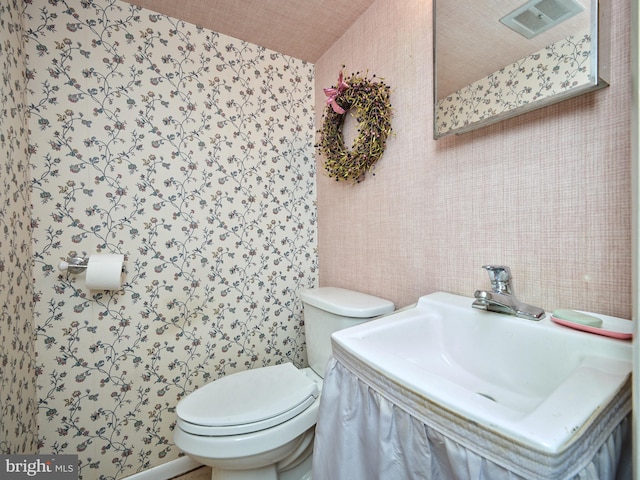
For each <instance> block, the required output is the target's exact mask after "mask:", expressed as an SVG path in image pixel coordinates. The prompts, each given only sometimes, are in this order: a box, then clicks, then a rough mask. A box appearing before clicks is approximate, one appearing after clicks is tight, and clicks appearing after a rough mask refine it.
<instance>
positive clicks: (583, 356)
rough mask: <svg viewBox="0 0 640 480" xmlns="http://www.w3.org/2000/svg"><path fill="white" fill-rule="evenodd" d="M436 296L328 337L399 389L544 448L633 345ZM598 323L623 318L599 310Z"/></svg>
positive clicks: (626, 370) (625, 374) (564, 431)
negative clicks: (486, 310) (399, 387)
mask: <svg viewBox="0 0 640 480" xmlns="http://www.w3.org/2000/svg"><path fill="white" fill-rule="evenodd" d="M472 302H473V299H472V298H466V297H461V296H458V295H451V294H447V293H434V294H431V295H427V296H424V297H421V298H420V300H419V301H418V303H417V304H416V306H414V307H411V308H408V309H405V310H402V311H399V312H397V313H394V314H391V315H388V316H386V317H384V318H381V319H379V320H374V321H372V322H368V323H364V324H362V325H358V326H356V327H352V328H349V329H346V330H342V331H339V332H337V333H335V334H334V335H333V341H334V342H335V343H336V344H337V346H338V348H341V349H343V350H345V351H346V352H348V353H349V354H350V355H353V356H355V357H356V358H358V359H359V360H360V361H362V362H363V363H365V364H366V365H368V366H369V367H370V368H372V369H374V370H375V371H376V372H379V373H380V374H382V375H384V376H385V377H386V378H389V379H391V380H392V381H393V382H394V383H395V384H397V385H400V386H401V387H402V388H407V389H409V390H410V391H411V392H414V393H417V394H418V395H420V396H422V397H424V398H426V399H428V400H430V401H432V402H435V403H437V404H439V405H441V406H443V407H445V408H446V409H449V410H451V411H454V412H456V413H457V414H459V415H462V416H464V417H465V418H468V419H470V420H473V421H474V422H476V423H478V424H480V425H482V426H484V427H486V428H489V429H492V430H494V431H497V432H499V433H500V434H501V435H506V436H508V437H510V438H513V439H515V440H517V441H519V442H523V443H525V444H527V445H530V446H533V447H534V448H536V449H540V450H543V451H546V452H556V451H559V450H560V449H561V448H562V447H563V445H565V444H566V443H567V442H568V441H569V440H570V439H571V438H572V437H573V436H574V435H575V434H576V432H578V431H580V429H581V427H583V426H584V425H585V424H586V423H587V422H588V421H589V419H590V418H591V417H592V416H593V415H594V412H597V411H598V410H599V409H602V408H604V407H605V406H606V405H607V403H608V402H610V401H611V400H612V399H613V398H614V397H615V396H616V394H617V393H618V392H619V391H620V390H621V389H622V388H629V386H628V382H627V380H628V378H629V376H630V374H631V370H632V366H631V355H632V345H631V342H630V341H625V340H617V339H613V338H608V337H604V336H600V335H594V334H591V333H586V332H581V331H577V330H573V329H570V328H567V327H564V326H560V325H557V324H555V323H554V322H552V321H551V320H550V318H549V316H548V315H547V316H546V317H545V318H544V319H542V320H540V321H537V322H535V321H531V320H526V319H522V318H517V317H514V316H510V315H504V314H499V313H492V312H485V311H480V310H476V309H473V308H471V303H472ZM599 317H601V318H603V319H605V318H606V319H609V320H611V321H621V320H620V319H613V317H606V316H603V315H599Z"/></svg>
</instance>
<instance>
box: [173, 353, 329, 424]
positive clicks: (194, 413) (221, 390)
mask: <svg viewBox="0 0 640 480" xmlns="http://www.w3.org/2000/svg"><path fill="white" fill-rule="evenodd" d="M319 393H320V392H319V388H318V384H317V383H316V382H315V381H314V380H312V379H311V378H309V377H308V376H307V375H305V374H304V373H303V372H302V371H301V370H298V369H297V368H296V367H294V366H293V365H292V364H291V363H283V364H280V365H274V366H271V367H263V368H256V369H252V370H246V371H243V372H238V373H234V374H232V375H228V376H226V377H223V378H221V379H219V380H216V381H214V382H210V383H208V384H207V385H205V386H203V387H201V388H199V389H198V390H196V391H195V392H193V393H191V394H189V395H188V396H187V397H185V398H184V399H182V400H181V401H180V403H178V406H177V407H176V413H177V416H178V427H179V428H180V429H182V430H183V431H185V432H187V433H191V434H193V435H200V436H212V437H216V436H227V435H240V434H243V433H251V432H257V431H260V430H264V429H267V428H270V427H273V426H276V425H279V424H281V423H284V422H286V421H287V420H289V419H291V418H293V417H295V416H296V415H298V414H299V413H301V412H303V411H304V410H306V409H307V408H308V407H309V406H310V405H312V404H313V403H314V402H315V401H316V398H317V397H318V395H319Z"/></svg>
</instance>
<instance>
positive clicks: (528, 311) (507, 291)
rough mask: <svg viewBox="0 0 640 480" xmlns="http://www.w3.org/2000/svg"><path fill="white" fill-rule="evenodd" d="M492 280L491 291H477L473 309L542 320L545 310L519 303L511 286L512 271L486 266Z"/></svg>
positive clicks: (495, 266) (501, 267) (501, 266)
mask: <svg viewBox="0 0 640 480" xmlns="http://www.w3.org/2000/svg"><path fill="white" fill-rule="evenodd" d="M482 268H484V269H485V270H486V271H487V273H488V274H489V278H490V279H491V291H490V292H487V291H485V290H476V293H475V297H476V300H475V301H474V302H473V304H472V305H471V306H472V307H473V308H478V309H481V310H488V311H491V312H498V313H506V314H508V315H516V316H518V317H521V318H526V319H528V320H540V319H542V317H544V310H543V309H542V308H539V307H534V306H533V305H527V304H526V303H522V302H520V301H518V300H517V299H516V297H515V295H514V293H513V287H512V286H511V269H510V268H509V267H506V266H503V265H484V266H483V267H482Z"/></svg>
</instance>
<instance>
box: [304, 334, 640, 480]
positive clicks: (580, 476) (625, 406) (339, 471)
mask: <svg viewBox="0 0 640 480" xmlns="http://www.w3.org/2000/svg"><path fill="white" fill-rule="evenodd" d="M334 357H335V358H332V359H331V360H330V362H329V364H328V366H327V371H326V374H325V378H324V385H323V389H322V399H321V403H320V412H319V419H318V423H317V426H316V440H315V446H314V454H313V475H312V477H313V479H314V480H356V479H357V480H360V479H362V480H365V479H366V480H376V479H379V480H413V479H424V480H433V479H438V480H465V479H469V480H507V479H508V480H519V479H531V480H540V479H545V480H556V479H557V480H565V479H575V480H626V479H631V426H630V425H631V413H630V412H631V389H630V387H629V388H626V387H625V388H624V389H622V390H621V391H620V392H619V394H618V396H617V397H616V399H614V401H613V402H611V404H610V406H609V407H608V408H607V409H606V411H603V412H599V413H598V414H597V415H594V417H593V419H592V421H591V423H590V425H588V426H587V428H586V429H584V430H583V432H582V433H580V434H578V435H577V436H576V437H574V440H572V441H570V442H569V443H568V445H566V446H565V447H564V448H563V449H562V451H561V452H559V453H555V454H550V453H548V452H544V451H541V450H536V449H533V448H532V447H531V446H528V445H525V444H523V443H520V442H517V441H514V440H513V439H510V438H508V437H506V436H502V435H500V433H499V432H496V431H493V430H490V429H488V428H486V427H483V426H481V425H479V424H477V423H474V422H471V421H469V420H468V419H465V418H464V417H461V416H459V415H457V414H456V413H455V412H452V411H450V410H447V409H445V408H443V407H441V406H440V405H438V404H436V403H434V402H432V401H430V400H428V399H426V398H424V397H422V396H420V395H417V394H416V393H415V392H412V391H409V390H407V389H406V388H403V387H401V386H400V385H398V384H396V383H394V382H393V381H392V380H390V379H388V378H385V377H384V376H382V375H381V374H380V373H378V372H376V371H375V370H374V369H372V368H370V367H369V366H368V365H364V364H363V363H362V362H360V361H359V360H358V359H357V358H354V357H352V356H351V355H350V354H349V353H347V352H345V351H342V350H341V349H340V348H339V346H336V345H335V344H334Z"/></svg>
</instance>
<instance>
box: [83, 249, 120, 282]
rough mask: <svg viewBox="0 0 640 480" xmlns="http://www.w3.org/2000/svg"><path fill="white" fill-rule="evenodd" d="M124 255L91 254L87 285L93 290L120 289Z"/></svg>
mask: <svg viewBox="0 0 640 480" xmlns="http://www.w3.org/2000/svg"><path fill="white" fill-rule="evenodd" d="M123 264H124V255H118V254H101V255H91V256H90V257H89V263H88V264H87V277H86V282H87V287H88V288H89V289H91V290H120V288H121V286H122V281H123V277H124V274H123V273H122V265H123Z"/></svg>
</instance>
